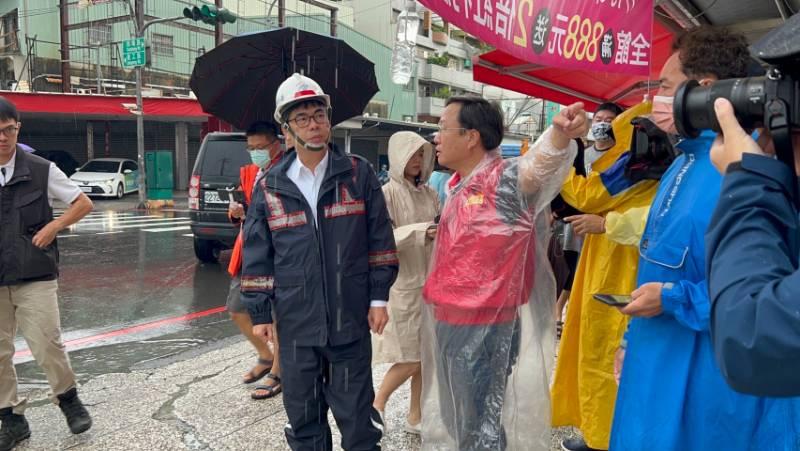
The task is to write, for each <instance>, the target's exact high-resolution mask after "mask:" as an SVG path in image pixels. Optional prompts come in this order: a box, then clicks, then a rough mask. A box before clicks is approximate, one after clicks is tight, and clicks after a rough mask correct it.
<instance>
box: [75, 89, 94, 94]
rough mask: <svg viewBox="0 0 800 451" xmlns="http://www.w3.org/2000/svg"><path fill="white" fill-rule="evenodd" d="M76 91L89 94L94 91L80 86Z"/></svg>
mask: <svg viewBox="0 0 800 451" xmlns="http://www.w3.org/2000/svg"><path fill="white" fill-rule="evenodd" d="M75 93H76V94H83V95H89V94H91V93H92V90H91V89H84V88H78V89H76V90H75Z"/></svg>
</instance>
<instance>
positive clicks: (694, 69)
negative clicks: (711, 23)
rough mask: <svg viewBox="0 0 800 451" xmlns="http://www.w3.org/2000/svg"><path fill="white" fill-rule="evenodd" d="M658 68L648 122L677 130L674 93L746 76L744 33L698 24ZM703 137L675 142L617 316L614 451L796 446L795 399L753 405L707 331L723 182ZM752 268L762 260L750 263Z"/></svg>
mask: <svg viewBox="0 0 800 451" xmlns="http://www.w3.org/2000/svg"><path fill="white" fill-rule="evenodd" d="M673 50H674V51H673V54H672V56H670V58H669V59H668V60H667V62H666V64H665V65H664V68H663V69H662V70H661V80H660V88H659V92H658V94H657V95H656V96H655V97H654V100H653V119H654V122H655V123H656V124H657V125H658V126H659V128H661V129H662V130H663V131H665V132H667V133H671V134H675V133H676V127H675V117H674V116H673V106H672V102H673V96H674V95H675V92H676V91H677V90H678V88H679V87H680V86H681V85H682V84H683V83H685V82H687V81H688V80H697V81H698V82H699V84H700V85H703V86H711V85H713V84H714V83H715V82H716V81H717V80H720V79H726V78H735V77H743V76H745V75H746V74H747V67H748V64H749V62H750V55H749V52H748V50H747V41H746V39H745V37H744V36H742V35H741V34H737V33H733V32H729V31H727V30H725V29H721V28H713V27H701V28H698V29H695V30H692V31H690V32H688V33H686V34H684V35H682V36H680V37H679V38H678V39H676V41H675V42H674V44H673ZM715 137H716V134H715V133H714V132H713V131H711V130H703V131H701V133H700V135H699V136H698V137H696V138H692V139H684V140H683V141H680V142H679V143H678V144H677V147H678V149H680V150H681V152H682V155H681V156H680V157H678V158H676V159H675V161H674V162H673V163H672V165H671V166H670V168H669V169H668V170H667V172H666V173H665V174H664V176H663V177H662V179H661V184H660V186H659V188H658V192H657V194H656V197H655V200H654V201H653V205H652V207H651V208H650V211H649V214H648V218H647V223H646V226H645V230H644V233H643V235H642V238H641V242H640V244H639V249H638V250H639V254H640V258H639V273H638V277H637V279H638V280H637V285H638V289H636V290H635V291H634V292H633V293H632V295H631V297H632V301H631V302H630V304H628V305H627V306H626V307H624V308H622V309H621V312H622V313H623V314H626V315H629V316H631V317H632V319H631V321H630V324H629V328H628V332H627V333H626V335H625V338H626V340H627V350H624V349H622V350H620V352H619V354H620V357H623V356H624V360H623V361H622V362H623V365H622V377H621V379H620V385H619V394H618V397H617V404H616V409H615V412H614V425H613V428H612V432H611V449H613V450H629V449H630V450H644V449H653V450H656V449H657V450H662V449H663V450H686V451H693V450H697V451H700V450H710V449H719V450H722V449H724V450H728V451H737V450H741V451H749V450H756V449H758V450H762V449H780V450H789V449H797V437H798V433H799V432H800V420H798V418H797V411H798V410H797V409H798V405H797V400H796V399H791V398H788V399H780V398H772V399H771V398H757V397H754V396H748V395H743V394H740V393H737V392H735V391H734V390H733V389H732V388H730V387H729V386H728V385H727V384H726V383H725V380H724V379H723V377H722V374H721V373H720V370H719V368H718V367H717V365H716V362H715V360H714V354H713V346H712V341H711V334H710V332H709V326H710V299H709V292H708V283H707V280H706V272H705V268H706V263H705V258H706V256H705V245H704V234H705V232H706V230H707V229H708V226H709V223H710V221H711V214H712V212H713V211H714V207H715V206H716V204H717V201H718V199H719V194H720V189H721V184H722V183H721V182H722V177H721V176H720V174H719V172H717V170H716V169H715V168H714V166H713V164H712V162H711V158H710V150H711V146H712V143H713V142H714V139H715ZM753 264H758V262H753Z"/></svg>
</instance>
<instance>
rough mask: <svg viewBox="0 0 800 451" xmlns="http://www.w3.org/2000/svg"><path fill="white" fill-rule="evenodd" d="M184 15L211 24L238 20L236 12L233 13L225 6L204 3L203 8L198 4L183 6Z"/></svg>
mask: <svg viewBox="0 0 800 451" xmlns="http://www.w3.org/2000/svg"><path fill="white" fill-rule="evenodd" d="M183 17H185V18H187V19H192V20H194V21H196V22H198V21H199V22H203V23H207V24H209V25H216V24H226V23H234V22H236V14H233V13H232V12H230V11H228V10H227V9H225V8H217V7H216V6H214V5H203V6H202V7H201V8H198V7H197V6H193V7H191V8H183Z"/></svg>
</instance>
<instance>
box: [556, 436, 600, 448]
mask: <svg viewBox="0 0 800 451" xmlns="http://www.w3.org/2000/svg"><path fill="white" fill-rule="evenodd" d="M561 449H563V450H564V451H602V450H599V449H596V448H589V447H588V446H587V445H586V442H584V441H583V439H581V438H568V439H564V440H563V441H562V442H561Z"/></svg>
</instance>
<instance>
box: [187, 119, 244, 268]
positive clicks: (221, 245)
mask: <svg viewBox="0 0 800 451" xmlns="http://www.w3.org/2000/svg"><path fill="white" fill-rule="evenodd" d="M250 163H251V160H250V154H249V153H248V152H247V138H246V137H245V135H244V133H209V134H208V135H206V137H205V139H203V144H202V145H201V146H200V153H199V154H198V155H197V161H195V163H194V169H193V170H192V177H191V180H190V182H189V210H190V213H189V216H190V218H191V221H192V222H191V227H192V233H193V234H194V253H195V255H196V256H197V258H198V259H199V260H200V261H202V262H216V261H217V260H218V259H219V253H220V251H222V250H225V249H231V248H232V247H233V243H234V242H235V241H236V235H237V234H238V233H239V227H238V226H235V225H234V224H232V223H231V222H230V220H229V219H228V202H227V201H226V200H222V199H220V197H219V194H218V193H217V190H218V189H223V188H235V187H238V186H239V168H241V167H242V166H244V165H247V164H250Z"/></svg>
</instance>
